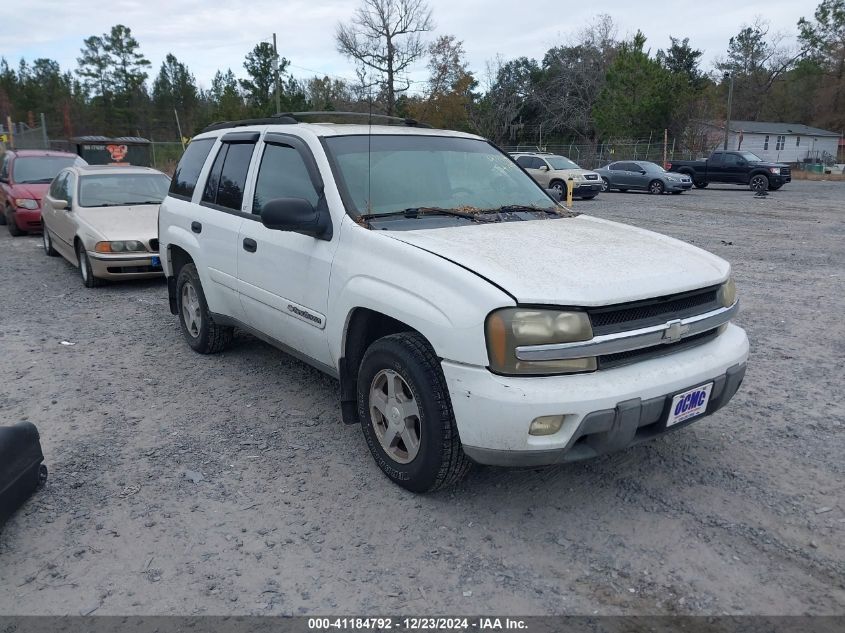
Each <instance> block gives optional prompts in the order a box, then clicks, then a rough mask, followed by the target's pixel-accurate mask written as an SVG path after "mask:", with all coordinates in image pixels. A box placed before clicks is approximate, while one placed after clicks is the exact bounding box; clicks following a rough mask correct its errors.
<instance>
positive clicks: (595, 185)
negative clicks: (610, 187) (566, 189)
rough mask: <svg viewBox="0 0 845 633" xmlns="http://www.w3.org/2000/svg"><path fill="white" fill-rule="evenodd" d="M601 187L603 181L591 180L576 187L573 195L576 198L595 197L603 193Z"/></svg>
mask: <svg viewBox="0 0 845 633" xmlns="http://www.w3.org/2000/svg"><path fill="white" fill-rule="evenodd" d="M601 187H602V185H601V180H595V181H592V180H590V181H588V182H584V181H581V182H578V183H577V184H576V185H575V188H574V189H573V190H572V195H573V196H575V197H578V196H595V195H598V194H599V193H601Z"/></svg>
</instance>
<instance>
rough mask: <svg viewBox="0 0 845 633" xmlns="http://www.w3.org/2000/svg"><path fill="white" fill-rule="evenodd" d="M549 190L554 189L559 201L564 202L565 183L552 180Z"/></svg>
mask: <svg viewBox="0 0 845 633" xmlns="http://www.w3.org/2000/svg"><path fill="white" fill-rule="evenodd" d="M549 189H554V190H555V191H557V192H558V194H559V195H560V199H561V200H566V183H565V182H563V181H562V180H553V181H552V182H550V183H549Z"/></svg>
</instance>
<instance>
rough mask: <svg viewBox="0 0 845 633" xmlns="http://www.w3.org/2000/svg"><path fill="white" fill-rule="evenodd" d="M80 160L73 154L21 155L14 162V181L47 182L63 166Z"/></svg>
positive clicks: (74, 163) (68, 165) (22, 182)
mask: <svg viewBox="0 0 845 633" xmlns="http://www.w3.org/2000/svg"><path fill="white" fill-rule="evenodd" d="M81 162H82V161H81V160H80V159H79V158H77V157H75V156H22V157H19V158H17V159H16V160H15V162H14V167H13V169H14V178H15V182H16V183H20V184H25V183H29V184H35V183H48V182H50V181H51V180H53V178H55V177H56V174H58V173H59V172H60V171H61V170H63V169H64V168H65V167H71V166H72V165H76V164H79V163H81Z"/></svg>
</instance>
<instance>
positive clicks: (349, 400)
mask: <svg viewBox="0 0 845 633" xmlns="http://www.w3.org/2000/svg"><path fill="white" fill-rule="evenodd" d="M399 332H414V333H417V334H420V336H422V337H423V338H425V339H426V341H428V339H427V338H426V337H425V336H424V335H423V334H421V333H420V332H419V331H418V330H417V329H415V328H413V327H411V326H410V325H408V324H407V323H405V322H404V321H401V320H399V319H396V318H394V317H392V316H390V315H387V314H385V313H383V312H380V311H378V310H373V309H371V308H365V307H361V306H358V307H355V308H353V309H352V310H351V311H350V312H349V314H348V315H347V317H346V323H345V325H344V328H343V337H342V340H341V351H342V356H341V358H340V359H339V361H338V375H339V378H340V404H341V412H342V415H343V421H344V422H345V423H346V424H357V423H358V410H357V391H356V388H357V379H358V368H359V367H360V366H361V361H362V360H363V358H364V354H365V353H366V351H367V348H368V347H369V346H370V345H372V344H373V342H374V341H376V340H378V339H380V338H382V337H384V336H389V335H391V334H398V333H399ZM428 343H429V345H430V344H431V342H430V341H428Z"/></svg>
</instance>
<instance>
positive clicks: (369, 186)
mask: <svg viewBox="0 0 845 633" xmlns="http://www.w3.org/2000/svg"><path fill="white" fill-rule="evenodd" d="M366 77H367V72H366V71H364V81H366ZM367 93H368V95H369V99H368V102H369V109H370V112H369V116H368V117H367V123H368V130H367V213H372V212H373V85H372V83H370V84H369V85H368V86H367Z"/></svg>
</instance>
